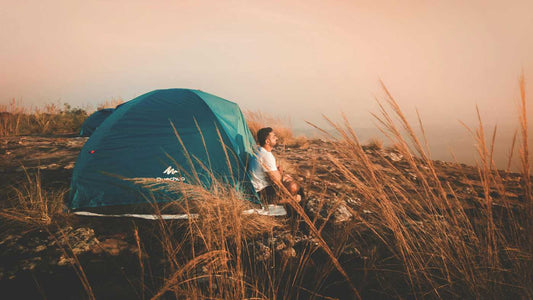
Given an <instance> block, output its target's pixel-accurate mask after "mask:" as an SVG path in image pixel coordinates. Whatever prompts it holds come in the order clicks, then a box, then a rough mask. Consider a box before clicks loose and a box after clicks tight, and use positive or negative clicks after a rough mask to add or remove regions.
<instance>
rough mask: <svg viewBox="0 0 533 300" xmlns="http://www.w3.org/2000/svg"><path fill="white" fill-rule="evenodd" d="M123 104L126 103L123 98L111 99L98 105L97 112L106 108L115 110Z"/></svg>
mask: <svg viewBox="0 0 533 300" xmlns="http://www.w3.org/2000/svg"><path fill="white" fill-rule="evenodd" d="M122 103H124V100H123V99H122V98H116V99H115V98H111V99H109V100H106V101H104V103H100V104H98V105H97V106H96V110H102V109H105V108H115V107H117V106H119V105H120V104H122Z"/></svg>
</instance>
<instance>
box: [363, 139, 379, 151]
mask: <svg viewBox="0 0 533 300" xmlns="http://www.w3.org/2000/svg"><path fill="white" fill-rule="evenodd" d="M366 147H368V148H369V149H372V150H382V149H383V141H382V140H381V139H379V138H371V139H370V140H369V141H368V143H367V144H366Z"/></svg>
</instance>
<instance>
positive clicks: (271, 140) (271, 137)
mask: <svg viewBox="0 0 533 300" xmlns="http://www.w3.org/2000/svg"><path fill="white" fill-rule="evenodd" d="M265 143H266V144H267V145H270V147H274V146H276V145H277V144H278V136H277V135H276V133H274V131H271V132H270V133H269V134H268V136H267V138H266V140H265Z"/></svg>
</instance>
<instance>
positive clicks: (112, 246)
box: [92, 238, 137, 256]
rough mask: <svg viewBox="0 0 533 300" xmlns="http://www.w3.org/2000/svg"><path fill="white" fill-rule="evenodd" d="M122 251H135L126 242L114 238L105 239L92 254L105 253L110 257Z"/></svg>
mask: <svg viewBox="0 0 533 300" xmlns="http://www.w3.org/2000/svg"><path fill="white" fill-rule="evenodd" d="M122 251H128V252H135V251H137V249H136V248H135V247H134V246H133V245H130V244H128V243H127V242H126V241H124V240H120V239H116V238H108V239H105V240H104V241H102V242H100V243H98V246H97V247H94V248H93V249H92V252H93V253H94V254H100V253H107V254H109V255H112V256H117V255H119V254H120V252H122Z"/></svg>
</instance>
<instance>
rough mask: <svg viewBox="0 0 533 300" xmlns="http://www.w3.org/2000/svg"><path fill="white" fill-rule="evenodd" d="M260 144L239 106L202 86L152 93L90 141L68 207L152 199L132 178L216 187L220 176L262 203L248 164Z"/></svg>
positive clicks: (125, 107) (161, 198) (168, 195)
mask: <svg viewBox="0 0 533 300" xmlns="http://www.w3.org/2000/svg"><path fill="white" fill-rule="evenodd" d="M174 129H175V131H174ZM254 145H255V142H254V139H253V137H252V134H251V133H250V130H249V129H248V126H247V125H246V122H245V120H244V117H243V115H242V112H241V111H240V109H239V107H238V106H237V104H235V103H233V102H230V101H228V100H225V99H222V98H219V97H217V96H214V95H211V94H208V93H204V92H202V91H198V90H189V89H166V90H156V91H152V92H149V93H147V94H144V95H141V96H139V97H137V98H135V99H133V100H130V101H128V102H126V103H123V104H121V105H120V106H118V107H117V108H116V110H115V111H114V112H113V113H112V114H111V115H110V116H109V117H108V118H107V119H106V120H105V121H104V122H103V123H102V124H101V125H100V126H99V127H98V130H96V131H94V133H93V134H92V136H91V137H90V138H89V140H88V141H87V142H86V143H85V145H84V147H83V148H82V150H81V152H80V154H79V156H78V159H77V161H76V165H75V167H74V170H73V175H72V181H71V189H70V195H69V199H68V203H67V205H68V207H69V208H71V209H74V210H77V209H82V208H91V207H105V206H116V205H130V204H140V203H147V202H148V200H147V198H146V195H151V193H152V191H147V190H145V189H144V188H143V187H141V186H139V185H138V184H134V183H133V182H132V181H130V180H125V179H127V178H153V179H156V180H158V181H161V182H162V183H164V182H165V181H167V180H171V181H181V182H183V183H187V184H200V185H202V186H204V187H206V188H209V187H210V186H211V184H212V178H213V177H214V178H216V179H217V180H221V181H223V182H225V183H228V184H231V185H233V186H235V188H237V189H239V190H241V191H242V192H243V193H244V194H245V195H246V196H247V198H248V199H249V200H251V201H252V202H255V203H259V200H258V197H257V194H256V193H255V191H254V189H253V187H252V185H251V182H250V177H249V175H248V172H247V169H246V166H247V164H248V161H249V159H250V158H251V157H252V156H253V153H254V152H253V151H254V150H253V149H254ZM152 194H153V193H152ZM151 197H155V199H151V200H150V201H156V202H166V201H172V200H175V199H177V198H179V195H178V194H176V192H173V191H170V190H166V189H164V188H163V189H162V191H161V192H159V193H157V194H155V196H153V195H151Z"/></svg>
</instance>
